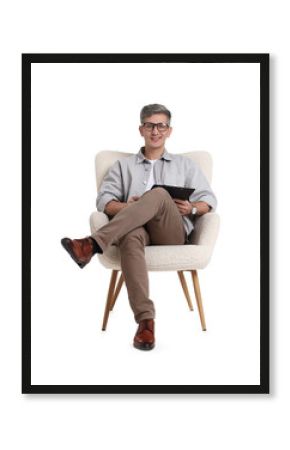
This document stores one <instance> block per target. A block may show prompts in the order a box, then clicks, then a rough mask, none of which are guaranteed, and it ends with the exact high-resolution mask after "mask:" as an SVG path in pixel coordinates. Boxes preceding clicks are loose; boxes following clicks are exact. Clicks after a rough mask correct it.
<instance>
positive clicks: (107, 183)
mask: <svg viewBox="0 0 290 450" xmlns="http://www.w3.org/2000/svg"><path fill="white" fill-rule="evenodd" d="M143 151H144V147H141V149H140V151H139V152H138V153H137V154H136V155H132V156H128V157H124V158H120V160H118V161H116V162H115V163H114V164H113V166H112V167H111V169H110V170H109V171H108V173H107V174H106V175H105V177H104V179H103V182H102V185H101V188H100V190H99V192H98V196H97V209H98V211H101V212H103V211H104V209H105V206H106V204H107V203H108V202H110V201H111V200H116V201H119V202H127V201H128V199H129V197H131V196H133V195H138V196H141V195H143V194H144V192H145V191H146V186H147V182H148V179H149V175H150V170H151V164H150V163H149V161H148V160H147V159H146V158H145V157H144V154H143ZM153 170H154V178H155V180H156V184H168V185H174V186H182V187H189V188H194V189H195V191H194V192H193V194H191V196H190V198H189V201H190V202H206V203H207V204H208V205H209V206H210V207H211V209H212V210H214V209H215V208H216V205H217V200H216V197H215V195H214V193H213V191H212V190H211V187H210V185H209V183H208V181H207V179H206V177H205V176H204V174H203V173H202V171H201V170H200V168H199V166H198V165H197V164H196V163H195V162H194V161H193V160H192V159H190V158H187V157H186V156H183V155H177V154H172V153H168V152H167V151H166V150H165V151H164V153H163V155H162V156H161V158H160V159H159V160H157V161H156V163H155V164H154V167H153ZM182 219H183V223H184V227H185V230H186V232H187V234H190V233H191V231H192V230H193V228H194V226H193V219H194V217H193V216H192V215H188V216H182Z"/></svg>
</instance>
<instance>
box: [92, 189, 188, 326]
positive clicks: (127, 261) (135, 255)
mask: <svg viewBox="0 0 290 450" xmlns="http://www.w3.org/2000/svg"><path fill="white" fill-rule="evenodd" d="M92 238H94V239H95V240H96V241H97V243H98V244H99V246H100V247H101V248H102V250H103V251H106V248H107V247H108V246H109V245H118V246H119V248H120V254H121V269H122V273H123V276H124V279H125V283H126V286H127V291H128V297H129V302H130V305H131V308H132V310H133V313H134V317H135V320H136V322H137V323H139V322H140V321H141V320H144V319H153V318H154V317H155V308H154V304H153V301H152V300H150V298H149V281H148V271H147V268H146V261H145V250H144V247H145V246H146V245H182V244H184V243H185V241H186V233H185V229H184V225H183V221H182V216H181V214H180V212H179V211H178V208H177V206H176V204H175V203H174V201H173V200H172V198H171V197H170V195H169V194H168V192H167V191H165V190H164V189H162V188H156V189H153V190H151V191H147V192H145V194H143V195H142V197H140V199H139V200H138V201H137V202H134V203H131V204H129V205H128V206H127V207H126V208H123V209H122V210H121V211H119V212H118V214H116V215H115V216H114V217H113V219H112V220H111V221H110V222H109V223H108V224H106V225H104V226H103V227H102V228H100V229H99V230H98V231H97V232H96V233H94V234H92Z"/></svg>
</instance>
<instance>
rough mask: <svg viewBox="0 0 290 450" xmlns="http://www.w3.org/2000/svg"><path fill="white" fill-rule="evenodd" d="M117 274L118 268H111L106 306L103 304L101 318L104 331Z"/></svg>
mask: <svg viewBox="0 0 290 450" xmlns="http://www.w3.org/2000/svg"><path fill="white" fill-rule="evenodd" d="M117 275H118V270H113V271H112V275H111V280H110V285H109V290H108V296H107V302H106V306H105V312H104V318H103V325H102V330H103V331H105V329H106V327H107V322H108V318H109V313H110V308H111V304H112V298H113V295H114V291H115V285H116V279H117Z"/></svg>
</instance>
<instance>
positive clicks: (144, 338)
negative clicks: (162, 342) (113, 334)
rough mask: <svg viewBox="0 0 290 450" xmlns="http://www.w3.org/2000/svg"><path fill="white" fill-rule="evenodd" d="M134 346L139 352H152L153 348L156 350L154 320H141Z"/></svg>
mask: <svg viewBox="0 0 290 450" xmlns="http://www.w3.org/2000/svg"><path fill="white" fill-rule="evenodd" d="M133 345H134V347H135V348H138V349H139V350H152V348H154V345H155V338H154V320H153V319H145V320H141V322H140V323H139V326H138V329H137V332H136V334H135V336H134V343H133Z"/></svg>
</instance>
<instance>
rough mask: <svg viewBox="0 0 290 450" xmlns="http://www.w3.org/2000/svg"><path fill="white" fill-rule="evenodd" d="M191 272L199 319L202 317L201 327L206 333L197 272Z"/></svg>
mask: <svg viewBox="0 0 290 450" xmlns="http://www.w3.org/2000/svg"><path fill="white" fill-rule="evenodd" d="M190 272H191V276H192V281H193V287H194V293H195V298H196V303H197V307H198V312H199V317H200V321H201V327H202V329H203V331H206V324H205V318H204V311H203V306H202V299H201V293H200V287H199V281H198V275H197V271H196V270H191V271H190Z"/></svg>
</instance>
